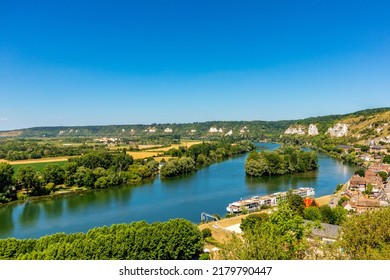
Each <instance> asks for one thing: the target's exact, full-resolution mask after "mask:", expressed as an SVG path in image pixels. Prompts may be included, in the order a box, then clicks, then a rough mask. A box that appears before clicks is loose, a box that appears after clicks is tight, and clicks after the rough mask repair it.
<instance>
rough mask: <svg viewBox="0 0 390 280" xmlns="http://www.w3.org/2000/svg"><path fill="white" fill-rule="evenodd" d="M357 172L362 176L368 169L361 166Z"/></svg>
mask: <svg viewBox="0 0 390 280" xmlns="http://www.w3.org/2000/svg"><path fill="white" fill-rule="evenodd" d="M355 174H357V175H359V176H360V177H364V176H365V174H366V170H365V169H364V168H359V169H358V170H356V171H355Z"/></svg>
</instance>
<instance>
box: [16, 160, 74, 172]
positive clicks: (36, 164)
mask: <svg viewBox="0 0 390 280" xmlns="http://www.w3.org/2000/svg"><path fill="white" fill-rule="evenodd" d="M66 162H67V161H51V162H34V163H23V164H20V163H18V164H13V167H14V170H15V174H16V173H17V172H18V171H19V169H20V168H21V167H24V166H32V167H33V168H35V170H36V171H42V170H43V168H45V166H47V165H49V164H55V165H59V166H64V165H65V163H66Z"/></svg>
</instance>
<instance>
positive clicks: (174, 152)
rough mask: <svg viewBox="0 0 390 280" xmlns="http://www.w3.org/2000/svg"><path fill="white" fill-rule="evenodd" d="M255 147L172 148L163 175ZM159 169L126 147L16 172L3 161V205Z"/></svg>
mask: <svg viewBox="0 0 390 280" xmlns="http://www.w3.org/2000/svg"><path fill="white" fill-rule="evenodd" d="M254 148H255V146H254V145H253V144H252V143H251V142H249V141H239V142H238V143H233V142H232V141H231V140H225V141H219V142H213V143H200V144H195V145H192V146H191V147H189V148H186V147H184V146H180V147H179V148H177V149H176V148H174V149H170V150H168V151H167V152H166V153H165V155H167V156H170V157H175V158H173V159H171V160H169V161H168V162H166V165H165V166H163V167H162V168H161V176H162V177H173V176H178V175H180V174H185V173H191V172H194V171H195V170H196V169H197V168H201V167H204V166H207V165H210V164H212V163H214V162H217V161H221V160H224V159H226V158H229V157H231V156H234V155H237V154H241V153H246V152H248V151H250V150H253V149H254ZM158 172H159V163H158V162H157V161H156V160H154V158H152V157H149V158H145V159H138V160H134V159H133V157H132V156H130V155H128V154H126V151H125V150H122V151H108V150H106V149H99V150H96V151H91V152H88V153H86V154H85V155H82V156H77V157H72V158H69V159H68V161H67V162H65V163H64V164H63V165H58V164H54V163H52V164H47V165H46V166H45V167H44V168H42V170H36V169H35V168H34V167H33V166H28V165H27V166H22V167H20V168H18V171H17V172H15V170H14V167H13V166H12V165H10V164H8V163H0V204H1V203H7V202H10V201H14V200H17V199H24V198H26V197H28V196H43V195H49V194H52V193H54V192H56V191H58V190H69V189H70V188H72V189H73V190H77V189H80V190H83V189H101V188H108V187H116V186H121V185H131V184H139V183H141V182H142V181H143V180H144V179H146V178H152V177H154V176H156V175H157V174H158Z"/></svg>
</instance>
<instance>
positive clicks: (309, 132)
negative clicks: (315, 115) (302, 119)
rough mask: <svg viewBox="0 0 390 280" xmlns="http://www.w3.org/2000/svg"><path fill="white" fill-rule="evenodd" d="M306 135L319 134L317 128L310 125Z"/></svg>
mask: <svg viewBox="0 0 390 280" xmlns="http://www.w3.org/2000/svg"><path fill="white" fill-rule="evenodd" d="M307 134H309V135H310V136H315V135H318V134H319V133H318V128H317V126H316V125H315V124H310V125H309V129H308V131H307Z"/></svg>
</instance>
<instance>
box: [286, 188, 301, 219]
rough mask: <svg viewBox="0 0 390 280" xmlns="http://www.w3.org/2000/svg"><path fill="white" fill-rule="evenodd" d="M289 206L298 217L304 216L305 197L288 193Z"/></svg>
mask: <svg viewBox="0 0 390 280" xmlns="http://www.w3.org/2000/svg"><path fill="white" fill-rule="evenodd" d="M287 205H288V206H289V207H290V208H291V210H293V211H294V212H296V213H297V214H298V215H300V216H303V210H304V209H305V205H304V203H303V197H301V196H300V195H298V194H293V193H292V191H289V192H287Z"/></svg>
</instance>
